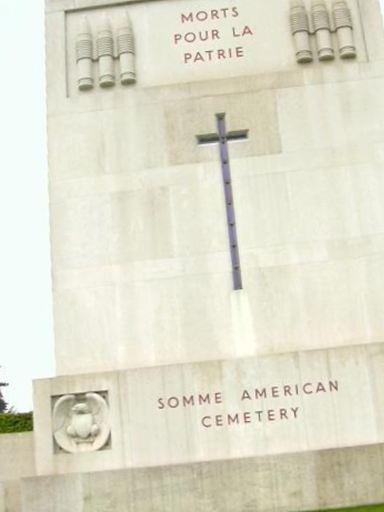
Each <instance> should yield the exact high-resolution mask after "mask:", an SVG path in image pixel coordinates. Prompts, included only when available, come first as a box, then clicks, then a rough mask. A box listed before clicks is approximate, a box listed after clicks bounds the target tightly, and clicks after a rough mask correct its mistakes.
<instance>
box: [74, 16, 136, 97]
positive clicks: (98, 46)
mask: <svg viewBox="0 0 384 512" xmlns="http://www.w3.org/2000/svg"><path fill="white" fill-rule="evenodd" d="M94 34H95V35H94ZM76 61H77V77H78V78H77V83H78V88H79V90H80V91H88V90H90V89H93V87H94V85H95V79H94V74H97V75H98V85H99V86H100V87H103V88H106V87H113V86H114V85H115V84H116V76H115V61H118V64H119V67H118V69H119V75H120V76H119V80H120V83H121V85H124V86H126V85H130V84H133V83H135V81H136V70H135V44H134V35H133V28H132V23H131V20H130V18H129V17H128V15H127V14H125V15H124V16H123V17H122V19H121V22H120V24H119V25H118V26H116V27H112V25H111V22H110V20H109V19H108V17H107V16H104V17H103V19H102V20H101V22H99V24H98V25H97V26H96V27H91V24H90V23H89V21H88V19H87V17H85V16H84V17H83V18H82V19H81V21H80V22H79V25H78V33H77V39H76ZM95 65H96V66H95ZM94 68H96V69H94Z"/></svg>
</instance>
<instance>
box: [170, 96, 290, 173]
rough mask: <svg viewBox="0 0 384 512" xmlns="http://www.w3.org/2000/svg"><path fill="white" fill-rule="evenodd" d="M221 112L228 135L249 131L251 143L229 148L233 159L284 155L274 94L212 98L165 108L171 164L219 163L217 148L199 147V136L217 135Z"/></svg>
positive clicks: (177, 103)
mask: <svg viewBox="0 0 384 512" xmlns="http://www.w3.org/2000/svg"><path fill="white" fill-rule="evenodd" d="M222 112H225V113H226V117H227V119H226V122H227V130H228V131H234V130H245V129H247V130H249V135H248V137H249V140H247V141H244V142H236V143H235V142H234V143H231V144H230V156H231V158H242V157H247V156H253V155H265V154H275V153H279V152H280V151H281V142H280V133H279V127H278V118H277V110H276V97H275V94H274V92H273V91H257V92H250V93H244V94H230V95H223V96H209V97H205V98H198V99H194V100H191V99H188V100H183V101H179V102H176V103H172V104H168V105H167V106H166V107H165V119H166V129H167V135H166V138H167V144H168V150H169V155H168V158H169V163H170V164H171V165H177V164H183V163H190V162H206V161H212V160H217V161H219V155H218V147H217V145H209V146H198V144H197V139H196V136H197V135H203V134H208V133H214V132H217V127H216V118H215V114H219V113H222Z"/></svg>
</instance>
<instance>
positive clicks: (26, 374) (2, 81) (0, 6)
mask: <svg viewBox="0 0 384 512" xmlns="http://www.w3.org/2000/svg"><path fill="white" fill-rule="evenodd" d="M0 62H1V73H0V170H1V177H2V185H1V186H0V236H1V238H0V240H1V245H0V308H1V314H0V366H2V368H0V381H3V380H6V381H7V382H9V384H10V385H9V387H8V388H6V389H5V390H4V394H5V398H6V400H7V401H8V402H9V403H10V405H12V406H14V407H15V408H16V409H17V410H19V411H26V410H31V409H32V385H31V382H32V379H34V378H40V377H45V376H51V375H53V374H54V362H53V332H52V331H53V327H52V298H51V281H50V279H51V277H50V260H49V257H50V255H49V226H48V190H47V189H48V184H47V155H46V128H45V115H46V113H45V92H44V88H45V85H44V2H43V0H0Z"/></svg>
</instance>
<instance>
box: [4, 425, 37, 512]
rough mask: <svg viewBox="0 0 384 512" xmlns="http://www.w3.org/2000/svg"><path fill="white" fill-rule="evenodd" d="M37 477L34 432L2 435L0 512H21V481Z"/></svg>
mask: <svg viewBox="0 0 384 512" xmlns="http://www.w3.org/2000/svg"><path fill="white" fill-rule="evenodd" d="M35 475H36V468H35V451H34V442H33V434H32V432H28V433H22V434H1V435H0V512H21V510H22V505H21V483H20V481H21V479H22V478H25V477H33V476H35Z"/></svg>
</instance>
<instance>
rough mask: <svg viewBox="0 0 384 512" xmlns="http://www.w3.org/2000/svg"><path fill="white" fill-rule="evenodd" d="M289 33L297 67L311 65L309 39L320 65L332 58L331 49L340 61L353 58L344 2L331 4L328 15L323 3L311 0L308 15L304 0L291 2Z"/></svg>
mask: <svg viewBox="0 0 384 512" xmlns="http://www.w3.org/2000/svg"><path fill="white" fill-rule="evenodd" d="M290 24H291V33H292V37H293V39H294V43H295V52H296V60H297V62H298V63H299V64H305V63H308V62H312V61H313V50H312V44H311V39H312V38H314V39H315V44H316V49H317V56H318V59H319V61H321V62H322V61H329V60H333V59H334V58H335V49H334V45H337V47H338V53H339V56H340V58H341V59H353V58H355V57H356V55H357V53H356V46H355V41H354V34H353V22H352V16H351V11H350V8H349V7H348V4H347V1H346V0H332V9H331V13H330V11H329V8H328V4H327V2H326V0H312V2H311V9H310V13H308V11H307V7H306V5H305V3H304V0H291V7H290Z"/></svg>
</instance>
